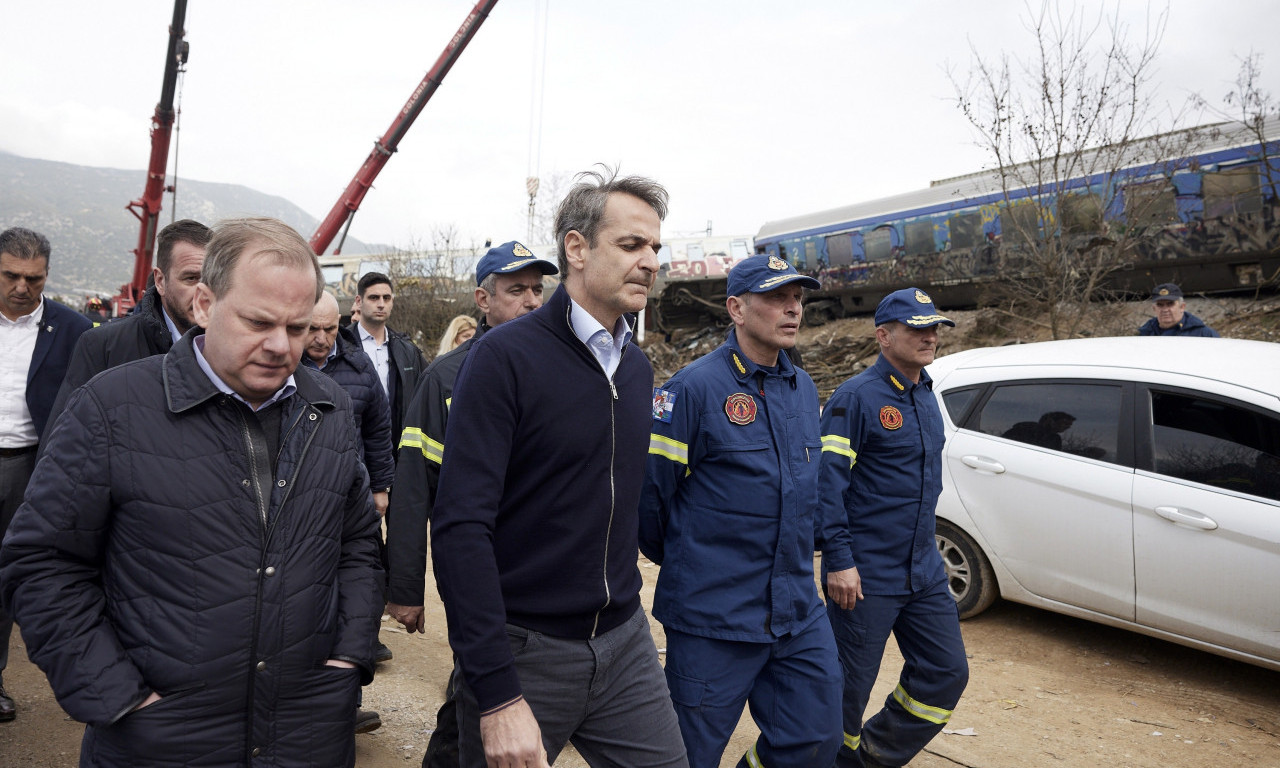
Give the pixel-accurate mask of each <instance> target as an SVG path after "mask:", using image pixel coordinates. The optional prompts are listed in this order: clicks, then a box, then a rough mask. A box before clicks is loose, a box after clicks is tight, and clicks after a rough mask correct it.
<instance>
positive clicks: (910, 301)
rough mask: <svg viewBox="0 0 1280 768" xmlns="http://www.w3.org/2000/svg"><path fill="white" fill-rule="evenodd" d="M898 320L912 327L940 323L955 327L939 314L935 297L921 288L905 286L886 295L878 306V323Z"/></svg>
mask: <svg viewBox="0 0 1280 768" xmlns="http://www.w3.org/2000/svg"><path fill="white" fill-rule="evenodd" d="M894 321H897V322H899V323H903V324H905V325H909V326H911V327H912V328H929V327H932V326H935V325H937V324H939V323H946V324H947V325H950V326H952V327H953V328H954V327H955V323H953V322H952V321H951V320H950V319H948V318H945V317H943V316H942V315H940V314H938V310H937V309H935V308H934V306H933V299H931V298H929V294H927V293H925V292H924V291H922V290H920V289H919V288H903V289H902V290H900V291H894V292H893V293H891V294H889V295H888V296H885V297H884V298H883V299H881V300H880V306H878V307H876V325H883V324H884V323H892V322H894Z"/></svg>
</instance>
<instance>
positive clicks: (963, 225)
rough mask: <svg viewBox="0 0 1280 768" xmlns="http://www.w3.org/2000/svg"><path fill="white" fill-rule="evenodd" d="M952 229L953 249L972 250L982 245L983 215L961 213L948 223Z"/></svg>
mask: <svg viewBox="0 0 1280 768" xmlns="http://www.w3.org/2000/svg"><path fill="white" fill-rule="evenodd" d="M947 223H948V225H949V226H950V228H951V247H952V248H972V247H974V246H976V245H980V244H981V243H982V214H980V213H977V212H976V211H975V212H974V213H961V214H957V215H955V216H952V217H951V220H950V221H949V222H947Z"/></svg>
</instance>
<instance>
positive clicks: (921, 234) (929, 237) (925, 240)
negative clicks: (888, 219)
mask: <svg viewBox="0 0 1280 768" xmlns="http://www.w3.org/2000/svg"><path fill="white" fill-rule="evenodd" d="M906 231H907V243H906V247H907V255H908V256H920V255H923V254H926V253H933V252H934V251H936V250H938V246H937V245H936V244H935V243H934V242H933V222H932V221H929V220H928V219H924V220H922V221H909V222H907V226H906Z"/></svg>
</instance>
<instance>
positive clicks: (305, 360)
mask: <svg viewBox="0 0 1280 768" xmlns="http://www.w3.org/2000/svg"><path fill="white" fill-rule="evenodd" d="M337 356H338V342H337V340H336V339H335V340H334V342H333V348H332V349H330V350H329V354H328V355H326V356H325V358H324V365H317V364H316V361H315V360H312V359H311V356H310V355H308V354H307V353H306V352H305V351H304V352H303V353H302V364H303V365H309V366H311V367H312V368H315V369H316V370H317V371H323V370H324V369H325V367H326V366H328V365H329V363H332V362H333V358H335V357H337Z"/></svg>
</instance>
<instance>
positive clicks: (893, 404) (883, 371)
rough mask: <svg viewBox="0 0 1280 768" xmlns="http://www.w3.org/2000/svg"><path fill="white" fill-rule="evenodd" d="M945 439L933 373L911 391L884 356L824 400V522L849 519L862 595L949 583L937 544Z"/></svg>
mask: <svg viewBox="0 0 1280 768" xmlns="http://www.w3.org/2000/svg"><path fill="white" fill-rule="evenodd" d="M944 438H945V435H944V433H943V429H942V412H941V411H940V410H939V408H938V401H937V398H935V397H934V394H933V380H932V379H931V378H929V373H928V371H921V372H920V383H918V384H912V383H911V380H910V379H908V378H907V377H906V376H903V375H902V373H900V372H899V371H898V370H897V369H896V368H894V367H893V366H892V365H890V364H889V362H888V361H887V360H886V359H885V358H884V356H883V355H881V356H880V358H879V359H878V360H877V361H876V363H875V365H873V366H871V367H870V368H868V369H867V370H865V371H863V372H862V373H860V374H858V375H857V376H854V377H853V378H852V379H849V380H848V381H846V382H845V383H844V384H842V385H840V388H839V389H837V390H836V391H835V394H833V395H832V396H831V399H830V400H828V401H827V406H826V409H825V410H824V411H823V413H822V472H821V477H820V480H819V482H818V498H819V499H820V500H821V504H822V505H823V509H824V514H828V515H833V514H835V515H838V514H840V513H844V514H846V515H847V518H848V525H849V533H850V535H851V538H852V550H851V551H852V554H853V563H852V564H853V565H856V566H857V568H858V575H859V576H860V577H861V579H862V591H863V592H864V593H866V594H871V595H903V594H910V593H912V592H917V591H919V590H922V589H925V588H927V587H930V586H932V585H934V584H936V583H937V582H939V581H941V580H942V579H944V578H945V573H944V571H943V568H942V557H941V556H940V555H939V554H938V547H937V544H936V543H935V542H934V538H933V536H934V521H935V518H934V508H935V506H936V505H937V501H938V495H939V494H941V493H942V443H943V440H944ZM843 565H844V564H843V563H841V562H838V561H835V560H832V561H829V562H824V568H825V569H826V570H841V569H842V566H843Z"/></svg>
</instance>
